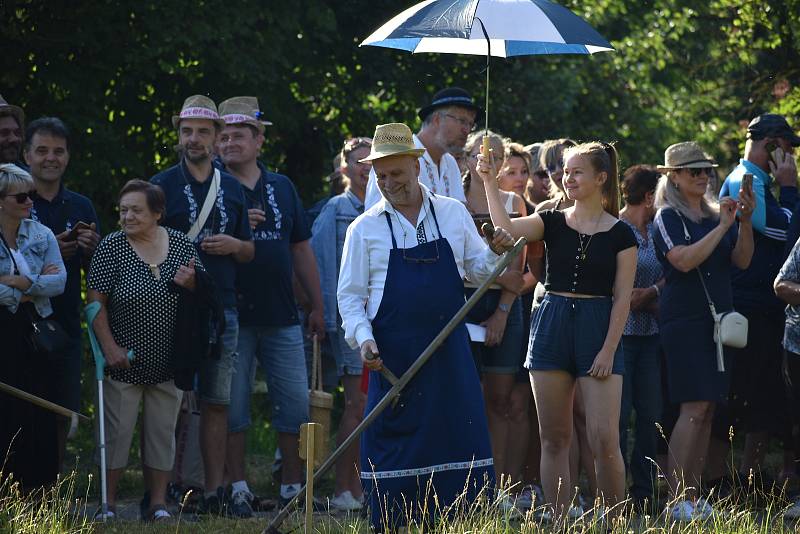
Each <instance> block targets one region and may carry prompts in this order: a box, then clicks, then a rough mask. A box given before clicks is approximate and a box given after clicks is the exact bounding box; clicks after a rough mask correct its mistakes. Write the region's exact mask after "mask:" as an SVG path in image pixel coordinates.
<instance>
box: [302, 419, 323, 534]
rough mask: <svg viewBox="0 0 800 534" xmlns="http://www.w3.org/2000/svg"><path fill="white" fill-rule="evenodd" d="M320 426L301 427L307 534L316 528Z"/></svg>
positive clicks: (308, 424) (307, 424)
mask: <svg viewBox="0 0 800 534" xmlns="http://www.w3.org/2000/svg"><path fill="white" fill-rule="evenodd" d="M318 426H319V425H318V424H317V423H305V424H304V425H302V426H301V427H300V458H302V459H304V460H305V461H306V488H305V491H306V524H305V533H306V534H311V533H312V532H313V527H314V458H315V456H316V454H315V451H314V449H315V441H316V437H315V433H316V430H317V427H318Z"/></svg>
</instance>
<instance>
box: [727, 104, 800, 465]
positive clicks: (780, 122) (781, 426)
mask: <svg viewBox="0 0 800 534" xmlns="http://www.w3.org/2000/svg"><path fill="white" fill-rule="evenodd" d="M796 146H800V137H798V136H797V135H796V134H795V133H794V132H793V131H792V129H791V128H790V127H789V124H788V123H787V122H786V119H785V118H784V117H783V116H781V115H775V114H772V113H765V114H763V115H759V116H758V117H756V118H754V119H753V120H752V121H750V124H749V125H748V127H747V140H746V142H745V147H744V157H743V158H742V159H741V160H740V161H739V165H738V166H737V167H736V168H735V169H734V170H733V171H732V172H731V173H730V174H729V175H728V177H727V178H726V179H725V181H724V183H723V184H722V189H721V190H720V197H725V196H731V197H733V198H734V199H736V198H738V194H739V190H740V187H741V184H742V179H743V176H744V175H745V174H746V173H747V174H752V175H753V193H754V195H755V200H756V207H755V210H754V212H753V218H752V220H753V230H754V231H753V241H754V245H755V249H754V252H753V259H752V261H751V263H750V266H749V267H748V268H747V269H745V270H740V269H737V268H735V267H734V268H733V272H732V275H731V281H732V286H733V299H734V307H735V309H736V311H738V312H740V313H742V314H743V315H745V316H746V317H747V319H748V339H747V347H745V348H743V349H738V350H737V351H736V352H737V354H736V356H735V357H734V358H733V359H732V362H733V364H732V367H731V395H730V396H731V402H730V411H731V414H730V415H731V417H732V418H733V421H731V422H730V423H729V424H734V425H735V426H738V428H740V429H744V431H745V432H746V438H745V449H744V454H743V455H742V460H741V464H740V465H739V473H740V475H741V476H742V477H744V478H747V476H748V473H750V470H751V469H754V470H755V472H756V473H757V474H758V473H759V472H760V469H761V467H762V466H763V461H764V457H765V455H766V450H767V441H768V438H769V435H770V434H772V435H773V436H776V437H779V438H781V437H783V436H782V435H783V434H784V432H788V433H789V435H791V430H790V429H791V423H790V420H789V417H788V413H787V399H786V397H785V388H784V386H783V374H782V362H783V347H782V341H783V327H784V313H783V309H784V306H785V304H784V303H783V302H782V301H780V300H779V299H778V298H777V297H776V296H775V292H774V290H773V287H772V284H773V281H774V280H775V277H776V276H777V274H778V271H779V270H780V268H781V265H782V264H783V260H784V258H785V255H784V250H785V249H787V247H788V248H789V249H791V247H792V245H793V244H794V242H791V243H789V242H787V229H788V228H789V225H790V223H791V220H792V212H793V211H794V210H795V208H796V207H797V206H798V196H797V166H796V164H795V160H794V157H793V153H794V147H796ZM773 177H774V180H775V181H777V182H778V185H779V186H780V196H779V199H778V200H776V199H775V197H774V196H773V194H772V182H773ZM729 424H725V425H724V428H728V426H729ZM720 437H721V438H722V437H723V436H720ZM724 440H725V441H727V435H726V436H724Z"/></svg>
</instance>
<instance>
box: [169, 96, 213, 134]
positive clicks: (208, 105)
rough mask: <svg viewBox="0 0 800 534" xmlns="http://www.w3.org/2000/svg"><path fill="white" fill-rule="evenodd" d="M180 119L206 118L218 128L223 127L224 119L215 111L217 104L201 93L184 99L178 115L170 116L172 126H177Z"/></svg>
mask: <svg viewBox="0 0 800 534" xmlns="http://www.w3.org/2000/svg"><path fill="white" fill-rule="evenodd" d="M181 119H207V120H210V121H214V122H215V123H216V124H218V125H219V127H220V128H224V127H225V121H224V120H222V119H221V118H220V117H219V113H217V105H216V104H214V101H213V100H211V99H210V98H208V97H207V96H203V95H192V96H190V97H189V98H187V99H186V100H184V101H183V107H182V108H181V113H180V115H173V116H172V126H174V127H175V128H177V127H178V124H180V122H181Z"/></svg>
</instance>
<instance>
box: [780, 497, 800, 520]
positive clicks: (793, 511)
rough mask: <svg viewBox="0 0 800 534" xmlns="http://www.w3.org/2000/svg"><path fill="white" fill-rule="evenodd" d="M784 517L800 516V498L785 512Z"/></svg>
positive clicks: (794, 517)
mask: <svg viewBox="0 0 800 534" xmlns="http://www.w3.org/2000/svg"><path fill="white" fill-rule="evenodd" d="M783 517H784V518H786V519H797V518H800V500H797V501H795V502H794V504H793V505H791V506H790V507H789V508H787V509H786V511H785V512H783Z"/></svg>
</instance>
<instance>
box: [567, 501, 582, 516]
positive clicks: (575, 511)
mask: <svg viewBox="0 0 800 534" xmlns="http://www.w3.org/2000/svg"><path fill="white" fill-rule="evenodd" d="M585 513H586V511H585V510H584V509H583V506H581V505H580V504H576V505H574V506H570V507H569V510H568V511H567V517H568V518H570V519H580V518H581V517H583V515H584V514H585Z"/></svg>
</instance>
